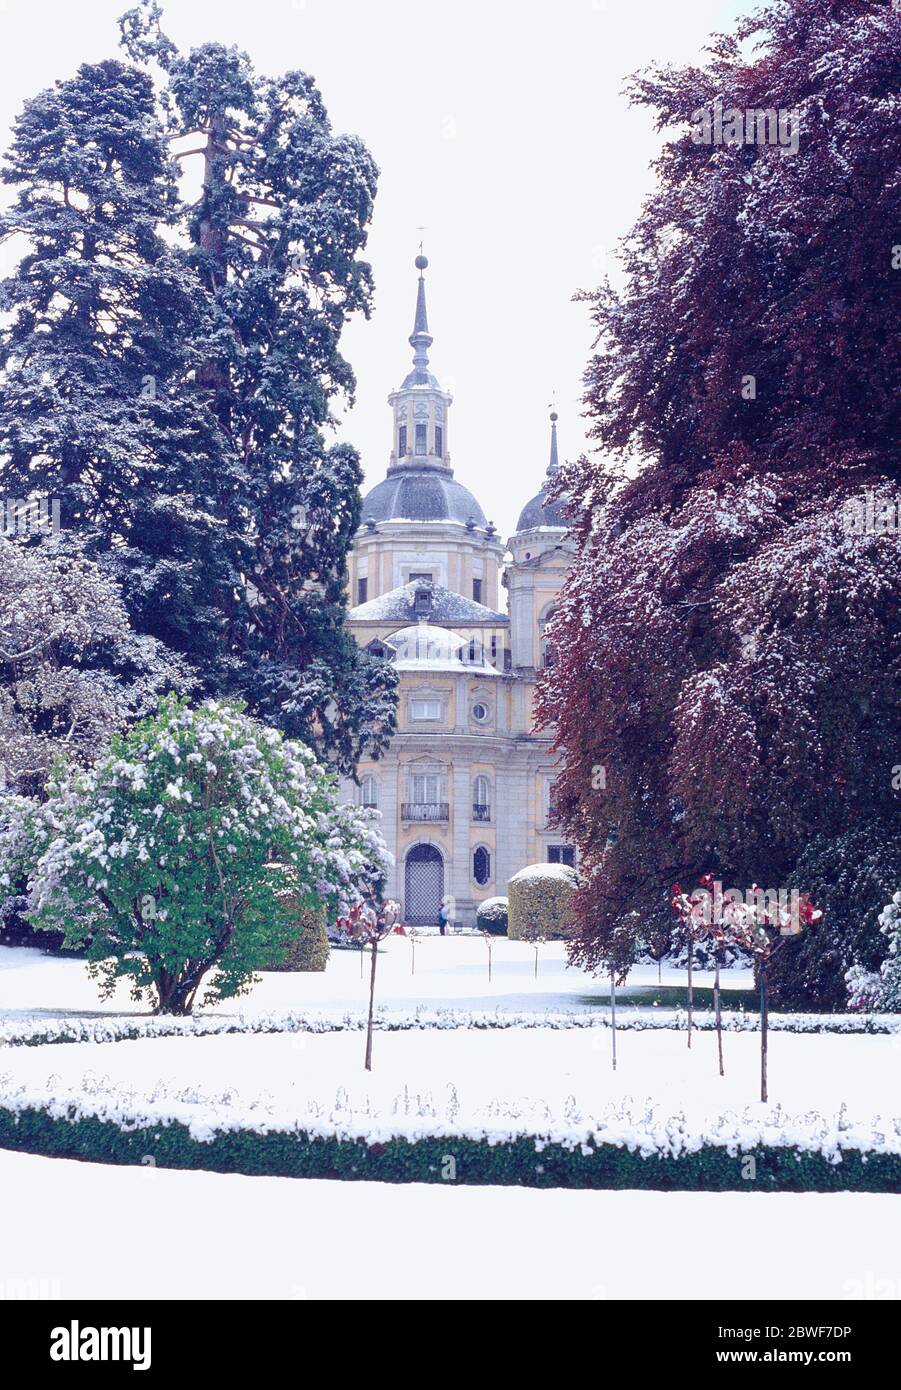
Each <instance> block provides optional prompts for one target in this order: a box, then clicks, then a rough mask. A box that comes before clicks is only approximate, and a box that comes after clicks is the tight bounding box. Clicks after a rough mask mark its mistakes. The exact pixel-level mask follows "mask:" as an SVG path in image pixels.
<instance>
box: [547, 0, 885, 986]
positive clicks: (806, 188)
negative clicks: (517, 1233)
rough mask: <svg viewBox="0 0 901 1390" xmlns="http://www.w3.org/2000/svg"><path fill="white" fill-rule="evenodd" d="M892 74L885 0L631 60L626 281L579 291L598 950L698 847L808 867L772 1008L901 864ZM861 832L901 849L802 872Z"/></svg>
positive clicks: (559, 645)
mask: <svg viewBox="0 0 901 1390" xmlns="http://www.w3.org/2000/svg"><path fill="white" fill-rule="evenodd" d="M751 41H753V42H751ZM755 45H756V46H755ZM899 71H901V14H899V13H895V12H894V10H893V8H892V6H891V5H889V4H888V3H876V2H875V0H870V2H869V3H865V2H864V0H791V2H790V3H789V0H778V3H774V4H771V5H769V6H768V7H766V8H765V9H764V10H762V11H761V12H760V13H758V14H757V16H755V17H754V18H753V19H748V18H746V19H743V20H742V21H741V22H740V24H739V25H738V27H737V28H736V30H735V32H734V33H732V34H729V35H720V36H718V37H716V38H715V39H714V40H713V41H712V44H711V47H710V49H709V51H708V53H707V57H706V62H705V64H704V65H703V66H701V67H696V68H676V67H666V68H663V69H660V70H656V71H653V72H651V73H645V74H643V75H641V76H640V77H638V78H636V79H635V80H634V82H633V87H632V94H633V97H634V100H635V101H636V102H637V103H638V104H640V105H642V106H645V107H649V108H650V109H651V110H653V111H654V112H655V113H656V117H657V121H658V124H659V126H660V127H661V128H662V129H666V130H667V131H668V132H669V134H670V137H671V138H669V140H668V141H667V143H665V144H664V146H663V151H662V153H661V155H660V157H659V160H658V161H657V165H656V175H657V183H656V187H655V190H654V192H653V193H652V195H651V196H650V197H649V199H648V200H647V202H646V204H645V205H644V207H643V209H642V212H641V214H640V216H639V218H638V221H637V223H636V225H635V227H634V228H633V230H632V232H631V234H630V235H629V236H628V237H627V238H626V239H625V241H624V243H623V246H622V262H623V270H624V280H623V286H622V288H621V289H618V290H615V289H613V288H612V287H611V286H610V285H609V284H606V285H604V286H602V287H601V288H600V289H598V290H597V291H596V292H594V293H592V294H590V295H587V296H586V299H587V301H588V303H589V304H590V308H591V313H592V315H593V320H594V325H595V329H596V333H597V340H596V346H595V350H594V354H593V356H592V358H591V361H590V363H589V366H588V369H587V372H586V377H585V383H586V396H585V402H586V407H587V414H588V418H589V420H590V426H591V434H592V437H593V439H594V441H595V443H596V445H597V449H596V451H595V452H594V453H593V455H592V456H591V457H590V458H583V459H581V460H579V461H578V462H577V463H575V464H572V465H569V466H568V467H567V468H566V469H565V470H563V472H562V476H561V479H560V486H561V488H563V489H565V490H566V492H567V493H568V495H569V498H570V500H571V516H572V524H573V528H574V535H575V538H576V542H577V547H578V551H577V556H576V559H575V562H574V565H573V567H572V570H571V573H570V577H569V579H568V582H567V583H566V585H565V587H564V590H563V592H562V595H561V600H560V604H559V609H558V614H557V617H556V619H555V622H554V627H553V631H552V637H553V644H554V652H555V662H554V665H553V666H552V667H551V668H550V669H549V670H548V671H547V672H546V673H545V675H544V679H543V682H542V686H541V690H540V694H539V702H538V718H539V720H543V721H545V722H547V723H554V724H555V725H556V730H557V747H558V749H559V751H560V754H561V762H560V774H559V777H558V780H557V781H556V783H555V789H554V801H555V806H556V809H557V813H558V816H559V823H560V824H561V826H562V827H563V828H564V829H565V830H566V831H567V832H568V834H569V836H570V838H571V839H572V840H573V841H574V843H575V844H576V845H577V846H578V849H579V856H580V869H581V873H582V880H583V886H582V887H581V888H580V890H579V892H578V894H577V896H576V900H575V910H576V917H577V929H576V933H575V937H574V940H573V943H572V947H571V950H572V955H573V957H574V958H575V960H576V961H578V962H580V963H582V964H584V965H587V966H589V967H597V968H603V969H605V970H606V969H608V968H609V967H610V966H611V965H612V966H613V967H614V968H615V969H616V970H617V971H618V972H619V973H620V974H622V972H624V970H625V969H626V968H627V966H628V965H629V963H630V962H631V960H632V959H633V958H634V956H635V953H636V951H637V950H638V949H639V948H640V947H643V946H644V945H645V944H646V943H647V940H648V938H649V937H650V936H652V935H654V934H655V933H656V932H659V930H660V929H661V927H662V926H665V923H666V921H667V919H668V918H669V914H670V891H669V889H670V885H671V884H672V883H673V882H674V881H675V880H680V881H682V882H697V879H698V876H699V875H700V873H701V872H702V871H703V870H710V869H712V870H713V871H714V872H715V873H716V875H717V877H718V878H720V879H721V880H724V881H727V882H730V883H736V884H741V885H743V886H745V887H747V886H749V885H750V884H751V883H752V882H754V881H755V880H759V879H765V880H766V882H767V883H775V884H779V885H785V886H790V885H792V884H793V883H800V884H801V885H802V886H808V887H809V886H810V885H811V883H812V881H813V879H814V878H816V892H817V896H818V900H819V901H821V903H822V906H823V908H824V909H825V915H824V918H823V920H822V921H821V922H818V923H815V924H812V925H811V926H810V929H809V931H808V932H806V933H805V938H806V939H805V942H804V943H803V946H799V945H796V943H795V942H789V943H787V944H786V946H785V948H784V950H782V951H780V963H779V971H778V993H779V998H780V1000H781V1001H782V1002H788V1003H792V1002H795V1000H796V998H797V997H798V992H801V994H802V996H803V1000H804V1003H805V1006H807V1007H809V1006H810V1005H811V1004H815V1003H816V1002H817V1001H818V1000H825V1001H826V1002H827V1004H831V1003H832V1001H833V1000H834V999H835V997H836V995H838V996H839V997H840V996H842V995H843V994H844V972H845V970H847V969H848V968H849V967H852V966H853V965H854V964H855V963H856V961H858V960H863V962H864V964H865V965H867V966H868V968H871V969H872V968H873V967H874V966H875V965H876V964H878V956H877V958H876V959H875V960H874V959H873V958H872V952H873V951H875V950H878V949H879V948H880V947H881V949H882V950H883V951H884V940H882V939H881V937H880V934H879V932H878V927H877V926H876V918H877V915H878V911H879V910H881V908H882V907H884V905H885V903H886V901H888V899H889V897H890V893H886V884H885V879H886V877H887V876H888V877H891V875H892V873H893V872H895V871H896V868H897V867H901V865H898V864H897V860H898V855H897V845H898V836H897V829H896V827H897V817H898V811H899V803H901V796H899V788H901V778H899V777H898V776H897V775H895V776H894V777H893V767H895V772H897V768H896V765H897V764H898V761H899V759H898V748H899V746H901V714H899V706H898V701H897V689H898V678H899V675H901V544H899V538H898V535H897V533H896V531H895V530H893V529H892V526H891V525H890V521H891V515H893V512H892V509H891V508H890V507H889V505H888V503H889V501H891V500H892V499H894V498H896V497H897V492H898V484H899V475H901V466H899V460H901V454H899V449H898V443H897V441H898V438H899V433H901V357H899V355H898V353H897V352H896V350H895V344H896V341H897V323H898V311H899V305H901V121H899V120H898V73H899ZM717 101H719V102H720V103H721V104H722V106H723V107H725V108H728V109H732V108H735V109H737V110H739V111H747V110H749V109H764V108H768V109H773V110H775V111H777V112H785V113H793V115H794V116H795V117H796V118H797V120H798V121H799V125H798V127H797V128H798V130H799V138H798V141H797V149H796V152H793V150H792V149H790V148H780V146H779V145H778V144H759V143H755V142H753V141H752V142H742V143H734V144H727V143H715V142H714V141H712V140H711V142H710V143H704V141H703V140H699V139H698V129H699V124H698V119H697V113H698V111H699V110H703V109H706V108H709V107H711V106H713V104H714V103H716V102H717ZM598 766H603V767H604V768H605V771H606V776H605V778H604V779H603V780H604V786H603V788H597V787H596V786H595V782H596V780H597V779H595V778H593V776H592V769H593V768H596V767H598ZM851 831H853V832H854V835H853V837H852V840H853V842H854V843H858V844H859V841H860V839H861V838H863V840H865V841H866V842H868V843H869V844H871V845H872V846H874V847H877V846H885V847H886V848H885V852H884V853H883V852H882V850H880V851H879V853H880V855H881V858H880V862H879V864H877V865H876V866H875V867H874V872H873V874H872V876H870V877H869V878H868V877H866V876H859V878H858V879H857V880H856V882H855V885H854V891H853V892H849V893H847V894H846V895H845V897H844V898H843V899H842V903H841V910H836V911H831V910H830V901H829V899H830V893H831V891H832V890H831V885H832V884H834V883H835V882H836V881H837V876H838V872H839V870H840V868H841V863H840V862H839V863H838V864H837V865H835V864H834V865H833V867H832V868H831V869H830V871H829V873H828V874H827V875H826V882H825V883H822V881H821V880H822V876H820V875H818V874H814V872H813V868H814V867H815V866H810V868H809V869H808V868H807V867H805V865H803V864H802V866H801V869H800V870H799V869H798V865H799V861H800V860H801V857H802V855H803V854H804V853H805V852H809V851H811V850H812V852H813V853H814V854H815V855H817V856H819V861H818V862H822V863H824V864H825V863H826V862H827V861H828V862H829V863H832V862H833V861H834V860H838V861H841V859H842V854H843V846H845V845H848V844H850V843H852V841H851V840H848V839H846V838H843V837H847V836H848V835H849V832H851ZM892 843H894V845H895V847H896V849H895V851H894V853H895V859H894V860H891V854H892V850H891V848H890V846H891V844H892ZM854 853H855V855H857V854H858V850H855V851H854ZM886 856H888V858H886ZM889 860H891V862H889ZM893 865H895V866H896V868H893V867H892V866H893ZM897 886H898V881H897V880H896V882H895V884H894V887H897ZM867 914H869V915H867ZM865 918H866V920H867V921H872V923H873V926H872V928H871V930H870V932H869V935H868V936H867V938H866V940H865V941H862V940H861V938H860V933H859V923H860V922H861V921H862V920H864V919H865ZM670 921H671V919H670Z"/></svg>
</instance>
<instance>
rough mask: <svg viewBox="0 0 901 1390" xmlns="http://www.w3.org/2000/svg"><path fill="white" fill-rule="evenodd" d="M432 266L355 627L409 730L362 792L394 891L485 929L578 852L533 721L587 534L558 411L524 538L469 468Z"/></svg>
mask: <svg viewBox="0 0 901 1390" xmlns="http://www.w3.org/2000/svg"><path fill="white" fill-rule="evenodd" d="M427 265H428V261H427V260H426V258H425V257H424V256H421V255H420V256H418V257H417V258H416V267H417V269H418V271H419V284H418V289H417V298H416V317H415V323H414V328H413V333H412V334H411V336H410V345H411V346H412V348H413V370H412V371H411V372H410V373H409V374H408V375H407V377H406V378H405V379H404V381H403V383H402V384H401V386H400V387H399V388H398V389H397V390H396V391H393V392H392V393H391V395H390V396H389V397H388V403H389V405H390V406H391V412H392V444H391V454H390V459H389V463H388V471H387V475H386V477H385V478H384V480H383V481H382V482H380V483H378V484H377V486H376V487H374V488H373V489H372V491H371V492H370V493H369V494H368V495H367V496H366V498H365V499H364V501H363V511H362V523H361V525H360V528H359V530H358V532H357V534H356V537H355V539H354V543H353V547H352V551H351V555H350V559H349V575H348V582H349V586H350V595H351V603H352V604H353V606H352V607H351V609H350V611H349V613H348V619H347V621H348V627H349V628H350V631H351V632H352V633H353V635H354V638H355V639H356V641H357V642H358V643H359V645H360V646H362V647H367V648H369V650H370V651H372V652H375V653H378V654H381V655H383V656H385V657H387V658H389V659H390V660H391V661H392V662H393V663H394V665H395V666H396V668H397V671H398V675H399V706H398V732H397V733H396V734H395V736H394V738H393V739H392V741H391V744H390V747H389V749H388V751H387V753H386V754H385V755H384V756H383V757H382V758H380V759H379V760H378V761H363V762H361V763H360V765H359V768H358V779H359V784H358V785H357V784H355V783H353V782H351V781H349V780H348V781H346V782H345V784H344V790H345V792H346V793H347V795H348V797H349V799H354V800H357V801H361V802H362V803H363V804H364V805H367V806H374V807H377V808H378V809H379V811H380V812H381V815H382V826H381V829H382V833H383V834H384V836H385V838H386V840H387V842H388V847H389V849H390V850H391V852H392V854H393V855H394V859H395V868H394V871H393V873H394V877H393V881H392V882H389V884H388V888H387V891H388V893H389V895H390V896H392V897H395V898H397V899H398V900H399V901H400V903H401V907H402V910H403V920H404V921H405V922H407V923H410V924H428V923H436V922H437V921H438V914H439V911H440V909H441V907H442V904H443V905H444V906H445V909H446V911H447V914H448V916H449V917H450V918H451V919H452V920H453V921H454V922H455V923H457V924H459V925H463V926H471V925H473V924H474V922H475V913H476V908H477V905H478V903H479V902H480V901H482V900H483V899H485V898H489V897H493V896H495V895H497V894H504V893H506V888H507V882H508V880H509V879H510V878H511V877H512V875H513V874H514V873H516V872H517V870H519V869H521V868H523V867H524V866H525V865H526V864H531V863H536V862H539V861H549V862H551V863H560V862H563V863H572V862H573V851H572V849H571V847H570V846H568V845H566V844H565V843H563V842H562V841H561V838H560V835H559V832H557V831H554V830H552V829H551V828H550V827H549V824H548V820H549V812H550V806H551V787H552V783H553V774H554V756H553V754H552V753H551V751H550V743H551V736H550V733H549V731H545V732H540V733H536V732H534V731H533V728H532V704H533V696H534V691H535V684H536V680H537V677H538V673H539V670H540V668H541V667H542V666H543V665H545V664H546V663H547V662H549V661H550V660H551V659H552V656H551V652H550V649H549V645H548V641H547V638H546V635H545V628H546V626H547V623H548V621H549V619H550V617H551V615H552V613H553V611H554V605H555V602H556V598H557V594H558V592H559V589H560V586H561V584H562V581H563V577H564V573H565V570H566V567H567V564H568V561H569V555H570V553H571V545H570V543H569V542H568V540H567V532H566V525H565V522H564V520H563V516H562V513H561V508H560V504H559V503H557V502H555V501H549V500H548V497H547V489H548V483H549V481H550V479H551V478H552V477H553V474H554V473H555V471H556V469H557V468H558V458H557V416H556V414H552V415H551V441H550V462H549V464H548V468H547V476H546V478H545V480H544V482H543V483H542V486H541V489H540V491H539V492H538V493H537V495H536V496H535V497H533V498H532V499H531V501H529V502H528V503H527V504H526V505H525V507H524V508H523V510H522V512H521V514H520V517H519V521H518V523H517V527H516V531H515V533H514V534H513V535H512V536H511V537H510V540H509V542H508V544H507V545H506V546H504V544H503V542H502V541H501V539H500V537H499V536H498V534H497V531H496V529H495V527H494V526H493V525H492V523H491V522H489V521H487V520H486V518H485V515H484V513H483V511H482V508H481V507H480V506H479V503H478V502H477V501H476V498H475V497H474V496H473V494H472V493H471V492H470V491H469V490H468V488H466V487H465V486H464V485H463V484H462V483H461V482H458V481H457V479H456V478H455V477H454V472H453V469H452V467H451V454H450V434H449V427H448V424H449V415H450V407H451V404H452V397H451V396H450V395H449V393H448V392H447V391H445V390H443V389H442V387H441V385H440V383H439V382H438V380H437V379H436V378H435V377H434V376H433V375H432V373H431V371H430V369H429V356H428V354H429V348H430V347H431V346H432V341H433V340H432V336H431V334H430V333H429V327H428V315H427V310H426V286H425V278H424V274H423V272H424V271H425V269H426V267H427ZM502 588H503V589H506V591H507V593H506V602H502V598H501V592H500V591H501V589H502Z"/></svg>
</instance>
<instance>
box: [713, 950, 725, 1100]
mask: <svg viewBox="0 0 901 1390" xmlns="http://www.w3.org/2000/svg"><path fill="white" fill-rule="evenodd" d="M713 1009H714V1013H715V1014H716V1047H717V1052H718V1053H719V1059H720V1076H725V1075H726V1073H725V1071H724V1070H723V1019H722V1015H721V1013H720V962H719V956H714V960H713Z"/></svg>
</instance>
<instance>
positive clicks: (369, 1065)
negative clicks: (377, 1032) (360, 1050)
mask: <svg viewBox="0 0 901 1390" xmlns="http://www.w3.org/2000/svg"><path fill="white" fill-rule="evenodd" d="M378 951H379V943H378V942H377V941H373V943H372V969H371V970H370V972H369V1020H368V1022H367V1024H366V1070H367V1071H372V1014H373V1010H374V1008H375V967H376V962H377V961H378Z"/></svg>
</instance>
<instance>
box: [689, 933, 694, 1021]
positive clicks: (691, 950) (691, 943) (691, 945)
mask: <svg viewBox="0 0 901 1390" xmlns="http://www.w3.org/2000/svg"><path fill="white" fill-rule="evenodd" d="M694 952H695V942H694V937H693V936H692V935H691V932H689V934H688V1046H689V1047H691V1006H692V1000H693V992H692V985H691V967H692V962H693V960H694Z"/></svg>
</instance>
